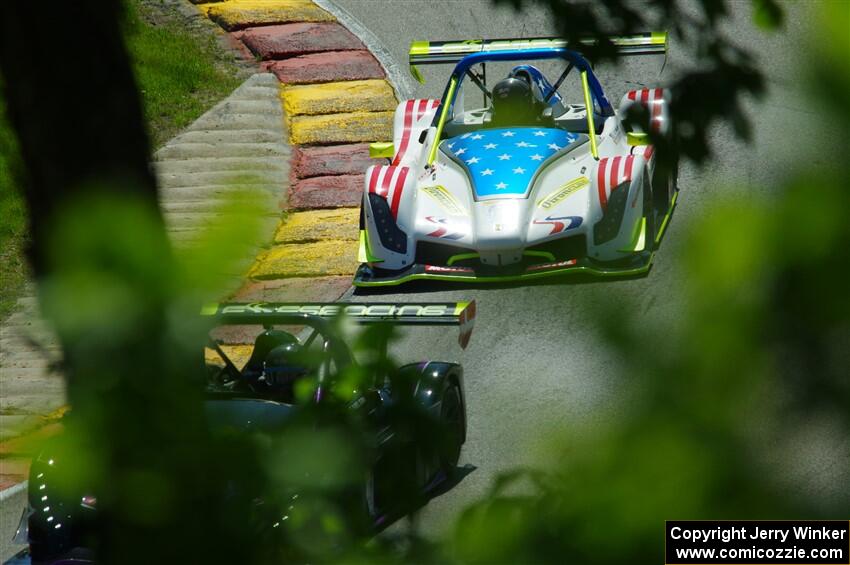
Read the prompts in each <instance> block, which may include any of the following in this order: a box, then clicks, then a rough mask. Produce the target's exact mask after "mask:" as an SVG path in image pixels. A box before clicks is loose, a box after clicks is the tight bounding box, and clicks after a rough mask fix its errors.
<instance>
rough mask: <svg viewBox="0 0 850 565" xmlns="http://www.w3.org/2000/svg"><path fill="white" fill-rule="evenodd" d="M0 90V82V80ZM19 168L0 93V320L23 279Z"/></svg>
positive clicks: (23, 220)
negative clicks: (0, 265) (0, 266)
mask: <svg viewBox="0 0 850 565" xmlns="http://www.w3.org/2000/svg"><path fill="white" fill-rule="evenodd" d="M0 90H2V83H0ZM22 174H23V169H22V166H21V162H20V155H19V154H18V142H17V139H15V135H14V133H13V132H12V128H11V126H10V125H9V122H8V120H7V118H6V108H5V104H4V102H3V99H2V97H0V264H2V266H3V267H2V269H0V320H3V319H5V318H6V315H7V314H9V312H10V311H11V310H12V308H13V307H14V305H15V300H17V298H18V296H19V295H20V292H21V289H22V288H23V286H24V281H25V279H26V271H27V267H26V263H25V261H24V249H23V248H24V246H25V245H26V239H27V235H26V231H27V211H26V206H25V204H24V202H23V199H22V198H21V195H20V193H19V190H20V188H19V186H20V178H21V175H22Z"/></svg>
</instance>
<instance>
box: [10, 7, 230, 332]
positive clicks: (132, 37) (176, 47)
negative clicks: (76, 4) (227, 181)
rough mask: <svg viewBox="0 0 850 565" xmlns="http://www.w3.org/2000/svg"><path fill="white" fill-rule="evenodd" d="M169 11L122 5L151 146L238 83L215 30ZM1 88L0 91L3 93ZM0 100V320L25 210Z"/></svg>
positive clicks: (22, 267) (18, 257) (18, 269)
mask: <svg viewBox="0 0 850 565" xmlns="http://www.w3.org/2000/svg"><path fill="white" fill-rule="evenodd" d="M185 20H186V19H185V17H181V16H180V14H179V12H177V11H176V10H175V7H174V6H173V5H169V6H166V5H164V4H163V3H161V2H156V1H151V0H126V1H125V22H124V32H125V36H126V40H127V46H128V49H129V51H130V56H131V58H132V63H133V69H134V72H135V75H136V80H137V81H138V83H139V89H140V91H141V94H142V102H143V106H144V112H145V119H146V121H147V126H148V127H147V129H148V133H149V135H150V136H151V140H152V142H153V146H154V147H155V148H156V147H159V146H160V145H162V144H163V143H165V142H166V141H168V140H169V139H170V138H172V137H173V136H174V135H176V134H177V133H178V132H179V131H180V130H181V129H183V128H184V127H186V126H187V125H189V124H190V123H191V122H192V121H194V120H195V119H196V118H198V117H199V116H200V115H201V114H202V113H204V112H205V111H206V110H208V109H209V108H210V107H212V106H213V105H214V104H215V103H216V102H218V101H219V100H221V99H223V98H224V97H226V96H227V95H229V94H230V93H231V92H232V91H233V89H234V88H236V87H237V86H238V85H239V82H240V79H239V72H240V70H239V67H238V66H237V65H236V63H235V62H234V57H235V56H234V54H233V53H232V52H230V51H228V50H226V49H224V48H222V46H221V45H219V43H218V41H219V39H218V36H217V35H216V33H215V31H214V30H212V29H209V28H207V27H204V26H197V25H196V26H187V25H186V21H185ZM1 86H2V85H0V91H2V88H1ZM4 106H5V104H4V101H3V99H2V97H0V262H2V264H3V269H2V270H0V319H4V318H5V317H6V315H7V314H9V313H10V312H11V310H12V308H13V307H14V305H15V301H16V300H17V299H18V297H19V296H20V293H21V291H22V289H23V286H24V283H25V281H26V279H27V278H28V273H27V267H26V262H25V260H24V252H25V246H26V245H27V233H26V232H27V223H26V218H27V211H26V205H25V203H24V201H23V198H22V196H21V194H20V190H21V185H22V182H21V175H22V174H23V170H22V166H21V164H20V158H19V155H18V147H17V141H16V139H15V136H14V134H13V132H12V129H11V127H10V126H9V124H8V121H7V120H6V117H5V110H4Z"/></svg>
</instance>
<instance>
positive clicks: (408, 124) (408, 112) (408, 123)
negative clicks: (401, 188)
mask: <svg viewBox="0 0 850 565" xmlns="http://www.w3.org/2000/svg"><path fill="white" fill-rule="evenodd" d="M416 102H418V100H408V101H407V102H406V103H405V105H404V124H403V125H402V130H401V143H399V146H398V151H396V154H395V159H393V165H398V164H399V163H400V162H401V159H402V158H403V157H404V154H405V153H406V152H407V146H408V145H409V144H410V130H411V128H412V127H413V106H414V104H416Z"/></svg>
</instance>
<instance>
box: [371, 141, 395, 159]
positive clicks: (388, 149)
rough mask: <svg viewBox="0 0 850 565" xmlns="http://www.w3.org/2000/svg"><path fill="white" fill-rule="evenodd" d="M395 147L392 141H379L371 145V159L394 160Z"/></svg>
mask: <svg viewBox="0 0 850 565" xmlns="http://www.w3.org/2000/svg"><path fill="white" fill-rule="evenodd" d="M393 155H395V147H394V146H393V142H392V141H378V142H375V143H370V144H369V157H371V158H372V159H385V158H386V159H392V158H393Z"/></svg>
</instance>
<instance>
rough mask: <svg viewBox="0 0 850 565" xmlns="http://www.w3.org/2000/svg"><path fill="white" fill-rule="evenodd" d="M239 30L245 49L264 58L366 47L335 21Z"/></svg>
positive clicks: (280, 57)
mask: <svg viewBox="0 0 850 565" xmlns="http://www.w3.org/2000/svg"><path fill="white" fill-rule="evenodd" d="M239 33H241V39H242V41H243V42H244V43H245V45H246V46H247V47H248V49H250V50H251V52H252V53H254V54H255V55H258V56H259V57H261V58H262V59H264V60H268V59H284V58H287V57H292V56H294V55H303V54H306V53H319V52H322V51H348V50H360V51H362V50H364V49H365V48H366V47H365V46H364V45H363V44H362V43H361V42H360V40H359V39H357V38H356V37H355V36H354V35H353V34H352V33H351V32H350V31H348V30H347V29H345V28H344V27H343V26H342V25H340V24H338V23H335V22H320V23H308V22H301V23H294V24H281V25H272V26H262V27H252V28H248V29H246V30H244V31H241V32H239Z"/></svg>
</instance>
